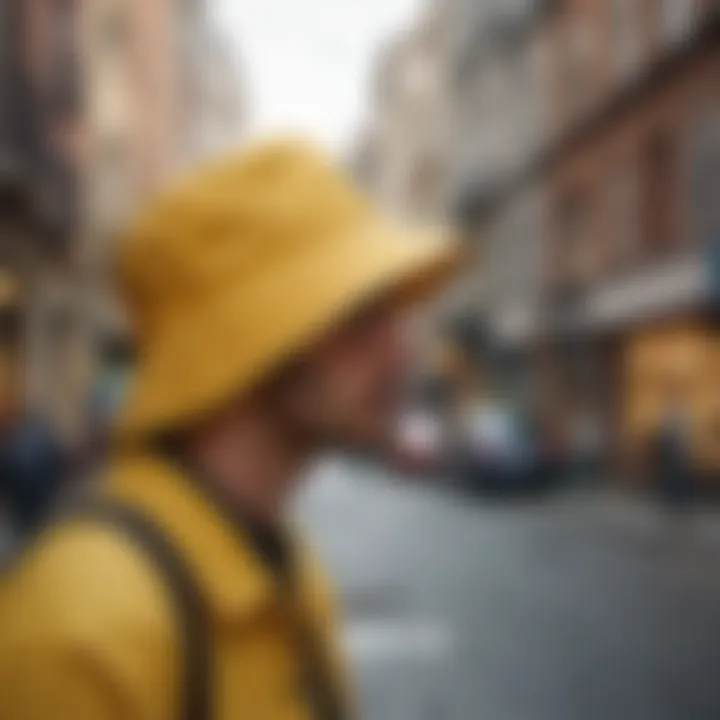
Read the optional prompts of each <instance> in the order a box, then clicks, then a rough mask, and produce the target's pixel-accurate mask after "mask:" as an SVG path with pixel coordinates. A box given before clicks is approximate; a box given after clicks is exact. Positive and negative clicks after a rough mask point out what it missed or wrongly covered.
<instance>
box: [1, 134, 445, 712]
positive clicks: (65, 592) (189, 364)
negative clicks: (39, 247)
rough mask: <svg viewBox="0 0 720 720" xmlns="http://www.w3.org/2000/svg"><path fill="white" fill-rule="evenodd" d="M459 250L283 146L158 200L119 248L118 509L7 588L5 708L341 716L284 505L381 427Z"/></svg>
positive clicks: (329, 642) (264, 149)
mask: <svg viewBox="0 0 720 720" xmlns="http://www.w3.org/2000/svg"><path fill="white" fill-rule="evenodd" d="M453 262H454V253H453V251H452V249H451V247H450V246H449V245H448V244H447V243H446V242H445V240H444V239H441V238H433V239H432V240H430V239H423V238H417V237H410V236H407V234H406V233H404V232H402V231H399V230H398V229H396V228H394V227H393V226H392V225H391V224H389V223H388V222H387V221H385V220H382V219H381V218H379V217H377V216H376V215H375V213H374V211H373V210H372V208H371V207H370V205H369V204H368V203H367V201H366V200H365V199H364V198H363V197H362V196H361V195H360V194H359V193H358V192H357V191H356V190H355V189H354V188H353V187H352V185H351V184H350V183H349V182H348V181H347V180H346V179H345V177H344V176H343V175H342V174H341V173H339V172H338V171H337V170H336V169H334V167H333V166H332V164H331V163H330V162H328V161H327V160H326V159H325V158H324V157H323V156H322V155H321V154H320V153H318V152H317V151H316V150H314V149H312V148H309V147H306V146H304V145H302V144H300V143H297V142H293V141H289V140H288V141H278V142H275V143H269V144H266V145H263V146H261V147H259V148H257V149H255V150H252V151H250V152H248V153H246V154H243V155H241V156H239V157H233V158H230V159H228V160H224V161H220V162H217V163H215V164H212V165H210V166H208V167H206V168H204V169H203V170H201V171H200V172H198V173H197V174H196V175H194V176H192V177H190V178H188V179H187V180H186V181H184V182H182V183H180V184H179V185H178V186H177V187H176V188H175V189H173V190H172V191H170V192H169V193H167V194H166V195H165V196H163V197H161V198H160V199H158V200H156V201H154V202H153V203H152V204H151V205H150V207H149V208H148V209H147V210H146V212H145V213H143V215H142V216H141V217H140V219H139V220H138V221H137V222H136V223H135V225H134V227H133V228H132V229H131V231H130V232H129V237H128V238H127V239H126V242H125V243H124V245H123V247H122V249H121V255H120V285H121V288H122V290H123V293H124V296H125V299H126V301H127V306H128V310H129V314H130V315H131V318H132V320H133V324H134V330H135V332H136V334H137V339H138V364H137V368H136V371H135V377H134V378H133V384H134V387H132V388H131V391H130V394H129V397H128V399H127V403H126V406H125V408H124V411H123V412H122V413H121V417H120V419H119V427H118V443H119V446H120V447H121V448H122V450H121V451H120V452H119V453H118V457H117V458H116V459H115V460H114V461H113V462H112V463H111V466H110V468H109V470H108V480H107V487H106V488H105V490H104V495H103V502H104V503H105V510H104V511H102V512H98V511H97V510H95V511H93V510H92V509H91V510H90V512H89V517H83V515H80V516H79V517H76V518H74V519H73V518H70V519H69V520H68V521H66V522H64V523H60V524H59V525H58V526H57V527H56V528H55V529H54V530H53V531H52V532H51V533H49V534H48V536H47V537H45V539H44V541H43V542H42V543H41V544H40V545H39V547H37V548H36V549H35V550H34V551H33V552H32V553H30V554H29V555H28V556H27V557H26V558H25V561H24V564H23V566H22V567H20V568H19V569H18V571H17V574H16V575H15V576H14V577H12V578H11V579H10V580H9V581H8V587H7V588H5V590H4V591H3V593H2V597H1V598H0V623H1V625H0V631H1V632H0V707H2V710H3V717H7V718H10V719H11V720H47V719H48V718H53V719H54V720H65V719H67V720H89V719H90V718H93V719H98V720H106V719H107V720H109V719H110V718H113V719H114V718H128V720H129V719H130V718H132V719H133V720H135V719H138V720H140V719H141V720H168V719H169V718H178V717H185V718H196V719H197V718H200V717H205V718H210V717H212V718H224V719H227V720H231V719H232V720H235V719H237V718H244V719H245V720H253V719H255V718H257V720H261V719H263V720H300V719H301V718H302V719H303V720H305V719H306V718H344V717H347V716H348V703H347V699H346V696H345V692H344V691H343V686H344V681H343V678H342V672H341V671H340V670H339V669H338V666H339V664H340V663H338V662H337V658H338V652H337V643H336V641H335V627H334V620H333V614H332V609H331V608H332V602H331V600H330V596H329V593H328V591H327V588H326V584H325V582H324V580H323V578H322V574H321V573H320V571H319V570H318V568H317V565H316V563H315V562H314V561H313V559H312V557H311V556H310V554H309V552H308V551H307V549H306V548H305V547H304V545H303V543H302V541H301V540H299V539H298V537H297V533H296V532H294V531H292V530H291V529H289V527H288V525H287V524H286V522H284V520H283V509H284V506H285V505H286V502H287V500H288V497H289V495H290V493H291V491H292V489H293V487H294V485H295V482H296V478H297V476H298V473H299V471H300V470H301V468H302V467H303V465H304V464H305V463H306V462H307V461H308V460H309V459H311V458H312V457H313V456H314V455H315V454H316V453H317V452H318V451H319V450H321V449H322V448H324V447H327V446H330V445H363V446H378V445H381V444H382V443H383V442H384V439H385V438H386V437H387V435H388V430H389V428H390V425H391V423H392V419H393V414H394V411H395V405H396V400H397V388H398V385H399V383H400V380H401V378H402V375H403V373H404V370H405V363H406V360H407V353H408V348H407V347H406V327H405V323H406V315H407V311H408V305H409V303H410V302H411V301H412V300H414V299H415V298H417V297H418V296H419V295H424V294H425V293H426V292H427V291H428V290H429V289H430V288H431V287H432V286H434V285H436V284H437V283H438V282H439V281H440V280H441V278H442V277H443V276H444V275H446V274H447V273H448V271H449V270H450V269H451V266H452V264H453ZM108 504H109V506H110V508H111V509H110V511H109V512H108V510H107V507H108ZM129 518H130V520H129ZM138 518H140V519H138ZM111 519H113V520H114V521H112V522H111ZM158 530H159V531H160V533H161V537H160V538H159V537H158V535H159V533H158ZM159 568H161V570H162V571H161V572H159V571H158V569H159Z"/></svg>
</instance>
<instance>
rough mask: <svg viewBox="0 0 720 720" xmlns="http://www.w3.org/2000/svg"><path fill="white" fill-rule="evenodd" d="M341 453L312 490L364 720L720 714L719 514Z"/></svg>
mask: <svg viewBox="0 0 720 720" xmlns="http://www.w3.org/2000/svg"><path fill="white" fill-rule="evenodd" d="M379 475H380V473H379V472H372V471H370V470H368V469H367V468H358V467H355V466H353V467H352V468H351V467H349V466H348V465H347V464H345V463H343V462H341V461H336V460H333V461H328V462H327V463H326V464H324V465H323V466H322V467H320V468H319V469H318V471H317V473H316V477H315V478H314V480H313V481H312V482H311V484H310V485H309V488H308V491H307V493H306V494H305V496H304V497H302V498H301V500H300V503H299V505H300V514H301V516H302V517H303V519H304V520H305V521H306V522H307V523H308V524H309V525H310V527H311V530H312V534H313V536H314V538H315V539H316V542H317V544H318V545H319V547H320V550H321V552H322V554H323V555H324V556H325V558H326V560H327V561H328V563H329V564H330V567H331V569H332V571H333V573H334V574H335V577H336V578H337V579H338V580H339V583H340V586H341V589H342V595H343V599H344V604H345V610H346V622H347V635H348V642H349V645H350V648H351V653H352V657H353V658H354V663H355V666H356V669H357V673H358V675H359V679H360V695H361V698H360V700H361V705H362V708H363V715H362V717H363V718H365V719H367V720H426V719H427V720H456V719H458V720H475V719H476V718H478V719H483V718H488V719H489V720H546V719H547V720H609V719H610V718H612V720H717V718H718V717H720V683H719V682H718V680H717V668H718V667H720V612H718V608H720V573H718V570H717V568H718V561H719V560H720V514H716V513H714V512H713V511H711V510H707V509H706V510H702V511H700V510H696V511H693V513H692V514H691V516H689V517H671V516H669V515H667V514H666V513H664V512H662V511H660V510H659V509H658V508H656V507H654V506H653V505H651V504H649V503H646V502H642V501H639V500H631V499H626V498H622V497H620V496H618V495H613V494H610V493H608V492H600V491H597V490H582V491H580V490H574V491H572V492H565V493H563V494H560V495H557V496H555V497H549V498H544V499H541V500H536V501H523V502H520V503H499V502H497V501H496V502H489V501H482V500H478V499H475V500H470V499H467V498H461V497H458V496H457V495H454V494H452V493H449V492H446V491H440V490H438V489H431V488H418V487H412V486H411V487H408V486H407V485H401V484H400V483H398V482H392V480H393V479H392V478H381V477H378V476H379Z"/></svg>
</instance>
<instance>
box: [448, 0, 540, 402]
mask: <svg viewBox="0 0 720 720" xmlns="http://www.w3.org/2000/svg"><path fill="white" fill-rule="evenodd" d="M549 9H550V3H544V2H534V1H531V0H522V1H521V0H516V1H514V2H499V1H498V2H485V3H477V2H470V0H456V1H455V3H454V9H453V23H452V27H453V31H452V38H453V40H452V52H451V56H450V62H449V66H450V69H451V70H450V78H451V79H450V82H449V87H450V92H451V93H452V95H451V97H452V100H451V104H450V106H451V108H452V110H453V112H452V119H451V124H452V132H451V135H452V139H453V140H452V144H451V146H450V158H451V160H450V168H451V169H450V179H449V184H450V187H451V189H452V190H451V192H452V198H453V200H452V202H453V206H454V208H455V211H456V213H457V215H458V217H459V219H460V221H461V223H462V227H463V230H464V235H465V239H466V242H467V244H468V246H469V247H470V248H471V250H472V257H473V263H472V266H471V268H470V269H469V272H468V274H467V277H466V279H465V283H464V287H461V288H459V289H458V291H457V292H458V303H457V311H458V312H459V313H461V314H465V315H466V316H467V318H468V319H467V323H468V324H470V325H475V326H476V327H477V330H476V333H478V334H479V335H480V336H481V337H482V344H483V345H484V349H483V352H482V357H481V358H479V360H480V362H481V364H482V369H483V371H484V374H485V375H486V377H487V378H488V383H489V385H490V386H491V390H492V391H502V392H503V394H511V395H513V396H514V397H515V399H517V400H518V401H521V402H526V401H528V400H529V399H530V398H529V397H528V391H529V390H530V389H531V388H532V384H531V383H530V379H529V373H528V371H527V365H528V363H529V362H530V350H531V347H532V344H531V339H532V338H533V337H534V336H535V334H536V333H537V329H538V325H539V322H540V317H539V310H540V294H541V272H540V266H541V262H540V258H541V254H542V239H541V237H540V232H539V231H540V228H541V227H542V213H543V212H544V202H545V188H544V186H543V185H542V184H541V183H540V182H528V183H523V184H520V185H518V186H517V188H515V187H514V185H515V184H516V178H518V177H519V176H521V175H523V174H524V173H525V172H526V169H527V167H528V166H529V165H530V164H531V162H532V161H533V159H534V157H535V156H536V154H537V152H538V151H539V148H540V147H541V145H542V143H543V142H544V141H545V139H546V138H545V133H546V129H547V118H546V108H545V106H544V101H545V97H544V95H543V94H542V93H541V84H540V78H541V77H542V75H541V72H540V71H541V68H542V65H543V62H545V61H546V57H545V56H544V55H543V51H544V45H543V43H544V38H543V33H542V32H541V28H542V26H543V23H544V22H545V21H546V18H547V15H548V13H549Z"/></svg>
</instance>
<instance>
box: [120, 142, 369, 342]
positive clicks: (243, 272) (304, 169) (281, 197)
mask: <svg viewBox="0 0 720 720" xmlns="http://www.w3.org/2000/svg"><path fill="white" fill-rule="evenodd" d="M370 212H371V209H370V207H369V205H368V203H367V202H366V201H365V199H364V198H363V197H362V195H361V194H360V193H359V192H358V191H357V190H356V188H355V187H353V185H352V183H351V182H350V181H348V180H347V178H346V177H345V175H344V174H343V173H342V172H340V171H339V170H338V169H337V168H335V167H334V166H333V165H332V163H331V162H330V161H329V160H328V159H327V158H326V157H325V156H324V155H323V154H322V153H321V152H320V151H318V150H316V149H315V148H313V147H312V146H310V145H307V144H304V143H302V142H297V141H280V142H274V143H268V144H265V145H263V146H261V147H259V148H258V149H256V150H254V151H252V152H247V153H238V154H235V155H232V156H229V157H226V158H223V159H220V160H218V161H215V162H213V163H211V164H209V165H207V166H206V167H204V168H201V169H200V170H198V171H196V172H195V173H193V174H191V175H190V176H188V177H187V178H186V179H184V180H183V181H181V182H180V183H178V184H177V185H176V186H175V187H173V188H171V189H170V190H168V191H167V192H165V193H163V194H162V195H161V196H160V197H158V198H156V199H154V200H152V201H150V203H149V204H148V206H147V208H146V209H145V210H144V211H143V212H142V213H141V215H140V217H139V219H138V220H137V221H136V222H135V223H134V225H133V226H132V228H131V229H130V231H129V233H128V234H127V237H126V238H125V241H124V242H123V245H122V246H121V250H120V257H119V260H120V264H119V274H120V283H121V289H122V292H123V294H124V295H125V299H126V301H127V303H128V305H129V308H130V311H131V315H133V316H135V317H134V318H133V319H134V320H135V322H136V324H138V325H139V326H140V327H139V329H141V328H142V325H144V324H145V319H146V318H148V316H151V315H156V314H157V312H159V311H161V310H162V307H163V306H168V305H172V306H174V307H176V306H177V304H182V303H184V302H196V301H198V300H199V299H201V298H202V296H203V295H205V294H208V293H210V294H214V293H217V292H221V291H222V290H223V288H227V289H231V288H233V287H237V284H238V283H243V282H244V281H247V280H250V279H252V278H254V277H257V275H258V274H260V273H262V272H263V271H264V270H265V269H266V268H268V267H269V268H272V267H273V266H274V265H275V264H277V263H281V262H292V260H293V258H294V257H298V256H301V255H302V254H303V253H304V252H307V251H310V250H312V248H314V247H315V246H316V245H317V244H318V243H325V242H330V241H332V240H333V239H334V238H336V239H339V238H340V237H341V236H343V235H344V234H346V233H347V232H349V231H350V230H351V229H352V228H353V227H354V226H356V224H357V223H358V222H360V221H362V220H363V218H364V217H365V216H366V215H369V214H370ZM176 312H177V311H176Z"/></svg>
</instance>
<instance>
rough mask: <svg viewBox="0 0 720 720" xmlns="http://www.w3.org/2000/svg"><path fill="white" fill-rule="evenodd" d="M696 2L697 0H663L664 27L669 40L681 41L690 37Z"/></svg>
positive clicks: (671, 41) (664, 32)
mask: <svg viewBox="0 0 720 720" xmlns="http://www.w3.org/2000/svg"><path fill="white" fill-rule="evenodd" d="M695 4H696V3H695V0H662V29H663V36H664V37H665V39H666V40H667V41H668V42H670V43H679V42H682V41H683V40H685V39H686V38H687V37H688V35H689V34H690V31H691V30H692V26H693V13H694V5H695Z"/></svg>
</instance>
